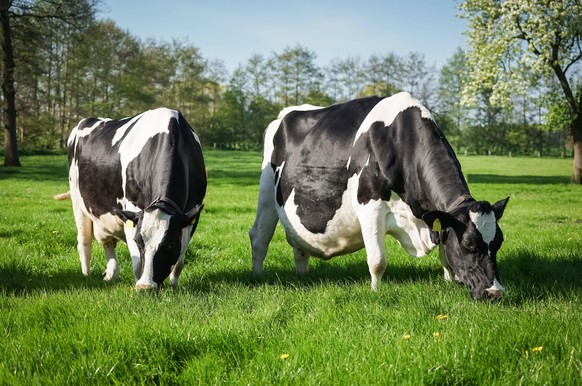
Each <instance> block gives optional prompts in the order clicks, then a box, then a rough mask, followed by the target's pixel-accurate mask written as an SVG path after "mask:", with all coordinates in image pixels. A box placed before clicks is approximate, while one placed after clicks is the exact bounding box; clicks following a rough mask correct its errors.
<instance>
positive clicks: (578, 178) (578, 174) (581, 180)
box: [572, 139, 582, 184]
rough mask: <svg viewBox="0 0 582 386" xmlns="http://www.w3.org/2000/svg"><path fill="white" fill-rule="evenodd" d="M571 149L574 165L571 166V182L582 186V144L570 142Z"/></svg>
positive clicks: (574, 141)
mask: <svg viewBox="0 0 582 386" xmlns="http://www.w3.org/2000/svg"><path fill="white" fill-rule="evenodd" d="M572 148H573V149H574V164H573V166H572V182H573V183H575V184H582V142H581V141H576V140H575V139H573V140H572Z"/></svg>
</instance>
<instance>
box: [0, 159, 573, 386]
mask: <svg viewBox="0 0 582 386" xmlns="http://www.w3.org/2000/svg"><path fill="white" fill-rule="evenodd" d="M205 158H206V163H207V167H208V173H209V191H208V195H207V198H206V200H205V203H206V206H205V209H204V212H203V213H202V217H201V221H200V226H199V228H198V231H197V232H196V234H195V235H194V238H193V240H192V243H191V245H190V249H189V252H188V255H187V257H186V260H187V261H186V267H185V268H184V271H183V273H182V277H181V283H180V285H179V286H178V288H176V289H171V288H164V289H162V290H160V291H158V292H156V293H149V294H148V293H136V292H135V290H134V289H133V288H134V283H133V274H132V270H131V261H130V258H129V254H128V251H127V248H126V246H125V245H121V246H120V247H118V255H119V256H120V265H121V278H120V280H119V281H117V282H116V283H105V282H103V281H102V280H101V279H100V274H101V272H103V271H104V269H105V258H104V254H103V250H102V248H101V247H99V246H98V245H95V248H94V259H93V262H92V269H93V273H92V275H91V277H90V278H85V277H83V276H82V274H81V268H80V263H79V259H78V256H77V251H76V232H75V226H74V221H73V217H72V213H71V207H70V206H71V204H70V202H67V201H65V202H57V201H54V200H53V199H52V196H53V195H54V194H56V193H61V192H64V191H66V190H67V189H68V186H67V170H66V169H67V168H66V157H65V156H27V157H22V164H23V167H22V168H18V169H16V168H8V169H6V168H0V384H6V385H30V384H40V385H47V384H48V385H50V384H56V385H61V384H66V385H81V384H82V385H87V384H91V385H96V384H164V385H165V384H236V385H244V384H251V385H264V384H294V385H295V384H306V385H311V384H324V385H329V384H334V385H335V384H337V385H344V384H345V385H366V384H395V385H401V384H410V385H418V384H460V385H464V384H484V385H517V384H523V385H536V384H551V385H555V384H564V385H580V384H581V379H582V356H581V354H580V350H582V328H581V325H582V232H581V229H582V187H581V186H574V185H571V184H570V183H569V176H570V168H571V162H572V161H571V160H568V159H564V160H562V159H538V158H507V157H461V159H460V161H461V163H462V164H463V171H464V173H465V175H466V177H467V179H468V181H469V186H470V188H471V191H472V193H473V195H474V196H475V198H477V199H486V200H489V201H496V200H498V199H501V198H505V197H506V196H511V199H510V201H509V204H508V207H507V209H506V211H505V214H504V217H503V218H502V220H501V222H500V225H501V227H502V229H503V232H504V235H505V240H506V241H505V243H504V245H503V247H502V249H501V251H500V252H499V256H498V260H499V261H498V265H499V270H500V275H501V280H502V282H503V285H504V286H505V287H506V289H507V291H508V292H507V294H506V296H505V297H504V298H503V299H501V300H500V301H498V302H489V301H483V302H475V301H473V300H472V299H471V298H470V296H469V291H468V290H467V289H466V288H464V287H462V286H459V285H455V284H450V283H446V282H445V281H444V280H443V278H442V274H441V269H440V264H439V261H438V257H437V256H436V251H435V252H433V254H432V255H430V256H427V257H425V258H422V259H416V258H412V257H409V256H407V255H406V254H405V252H404V251H403V250H402V249H401V248H400V247H399V246H398V245H397V244H396V243H395V242H394V241H393V240H392V239H390V238H387V239H386V245H387V248H388V269H387V272H386V274H385V276H384V279H383V283H382V284H383V285H382V287H381V288H380V289H379V291H378V292H377V293H372V292H371V291H370V278H369V274H368V271H367V265H366V259H365V253H364V252H363V251H360V252H358V253H354V254H351V255H348V256H340V257H336V258H334V259H332V260H331V261H329V262H324V261H320V260H317V259H312V260H311V261H310V273H309V275H308V277H307V278H305V279H299V278H297V277H296V276H295V274H294V263H293V255H292V251H291V249H290V247H289V246H288V245H287V243H286V241H285V237H284V234H283V232H282V230H281V229H280V228H279V229H278V230H277V232H276V234H275V238H274V240H273V242H272V244H271V247H270V250H269V254H268V256H267V259H266V261H265V275H264V277H263V278H262V279H258V280H257V279H254V278H253V277H252V275H251V273H250V268H251V257H250V247H249V241H248V236H247V233H248V230H249V228H250V227H251V225H252V223H253V220H254V214H255V207H256V199H257V191H258V181H259V175H260V163H261V159H260V154H259V153H257V152H226V151H211V150H207V151H206V152H205Z"/></svg>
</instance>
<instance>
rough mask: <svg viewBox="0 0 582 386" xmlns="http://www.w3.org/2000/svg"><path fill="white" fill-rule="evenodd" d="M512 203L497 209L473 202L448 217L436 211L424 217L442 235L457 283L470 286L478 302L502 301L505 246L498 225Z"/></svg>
mask: <svg viewBox="0 0 582 386" xmlns="http://www.w3.org/2000/svg"><path fill="white" fill-rule="evenodd" d="M508 200H509V197H507V198H506V199H504V200H500V201H498V202H496V203H495V204H493V205H491V204H490V203H488V202H486V201H470V202H466V203H464V204H462V205H460V206H458V207H457V208H455V209H453V210H451V211H450V212H448V213H446V212H442V211H432V212H427V213H426V214H425V215H424V216H423V219H424V221H425V222H426V223H427V224H428V226H429V227H431V228H432V229H433V230H434V231H436V232H437V233H439V239H440V243H441V244H442V247H444V251H445V255H446V264H448V266H449V267H450V269H452V271H453V274H454V276H455V279H456V280H457V281H459V282H461V283H464V284H465V285H467V286H468V287H469V289H470V290H471V295H472V296H473V298H475V299H479V298H481V297H483V296H485V295H486V296H487V297H489V298H499V297H501V296H503V293H504V292H505V289H504V288H503V287H502V286H501V281H500V280H499V274H498V272H497V259H496V257H497V251H498V250H499V248H500V247H501V243H502V242H503V234H502V233H501V229H500V228H499V226H498V225H497V221H498V220H499V219H500V218H501V216H502V215H503V211H504V210H505V205H507V201H508ZM437 220H438V221H437ZM443 263H445V262H443ZM445 268H447V267H445Z"/></svg>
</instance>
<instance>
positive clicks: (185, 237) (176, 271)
mask: <svg viewBox="0 0 582 386" xmlns="http://www.w3.org/2000/svg"><path fill="white" fill-rule="evenodd" d="M191 237H192V226H191V225H190V226H187V227H185V228H184V229H182V236H181V240H180V241H181V243H182V247H181V249H180V257H179V258H178V261H177V262H176V264H174V265H173V266H172V271H171V272H170V285H172V286H176V285H178V278H179V277H180V274H181V273H182V268H184V258H185V256H186V252H187V251H188V244H189V243H190V238H191Z"/></svg>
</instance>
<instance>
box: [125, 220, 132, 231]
mask: <svg viewBox="0 0 582 386" xmlns="http://www.w3.org/2000/svg"><path fill="white" fill-rule="evenodd" d="M125 227H126V228H130V229H131V228H133V221H131V220H127V221H126V222H125Z"/></svg>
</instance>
